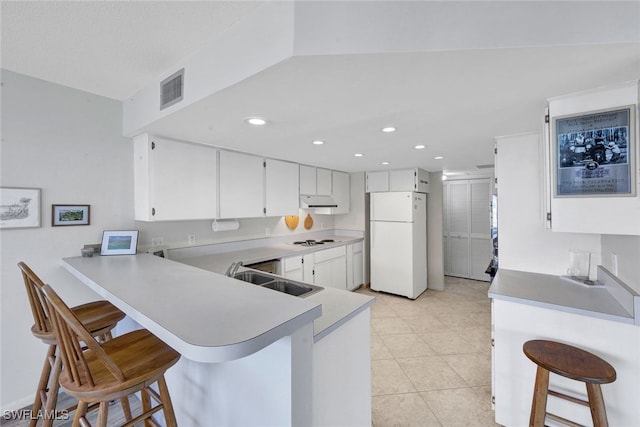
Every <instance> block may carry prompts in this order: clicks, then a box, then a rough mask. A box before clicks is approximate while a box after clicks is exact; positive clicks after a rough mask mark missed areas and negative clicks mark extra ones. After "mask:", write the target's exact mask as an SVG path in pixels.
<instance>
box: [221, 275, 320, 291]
mask: <svg viewBox="0 0 640 427" xmlns="http://www.w3.org/2000/svg"><path fill="white" fill-rule="evenodd" d="M233 278H234V279H238V280H242V281H243V282H248V283H252V284H254V285H258V286H262V287H263V288H267V289H273V290H274V291H278V292H283V293H285V294H289V295H293V296H296V297H307V296H309V295H311V294H314V293H316V292H320V291H321V290H323V289H324V288H322V287H320V286H316V285H311V284H309V283H302V282H296V281H295V280H288V279H284V278H282V277H280V276H275V275H272V274H268V273H262V272H259V271H256V270H244V271H241V272H239V273H236V274H234V275H233Z"/></svg>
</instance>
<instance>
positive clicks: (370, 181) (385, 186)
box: [367, 171, 389, 193]
mask: <svg viewBox="0 0 640 427" xmlns="http://www.w3.org/2000/svg"><path fill="white" fill-rule="evenodd" d="M384 191H389V171H378V172H367V193H379V192H384Z"/></svg>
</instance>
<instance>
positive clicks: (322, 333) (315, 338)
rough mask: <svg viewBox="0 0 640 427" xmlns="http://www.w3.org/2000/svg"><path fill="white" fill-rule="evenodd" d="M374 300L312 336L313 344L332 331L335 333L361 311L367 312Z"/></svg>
mask: <svg viewBox="0 0 640 427" xmlns="http://www.w3.org/2000/svg"><path fill="white" fill-rule="evenodd" d="M375 301H376V300H375V298H372V299H371V300H369V301H367V302H366V303H364V304H363V305H361V306H360V307H358V308H357V309H355V310H353V311H352V312H350V313H349V314H348V315H346V316H344V317H343V318H341V319H340V320H337V321H336V322H334V323H332V324H331V325H329V326H327V327H326V328H324V329H323V330H321V331H319V332H318V333H316V334H314V336H313V342H314V343H317V342H318V341H320V340H321V339H323V338H324V337H326V336H327V335H329V334H331V333H332V332H333V331H335V330H336V329H338V328H339V327H340V326H342V325H344V324H345V323H347V322H348V321H349V320H351V319H353V318H354V317H356V316H357V315H358V314H360V313H362V312H363V311H365V310H367V309H368V308H370V307H371V306H372V305H373V303H374V302H375Z"/></svg>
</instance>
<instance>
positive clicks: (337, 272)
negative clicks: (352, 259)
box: [313, 246, 347, 289]
mask: <svg viewBox="0 0 640 427" xmlns="http://www.w3.org/2000/svg"><path fill="white" fill-rule="evenodd" d="M346 258H347V257H346V247H345V246H340V247H337V248H331V249H326V250H323V251H317V252H315V253H314V267H313V271H314V283H316V284H318V285H320V286H330V287H333V288H338V289H347V259H346Z"/></svg>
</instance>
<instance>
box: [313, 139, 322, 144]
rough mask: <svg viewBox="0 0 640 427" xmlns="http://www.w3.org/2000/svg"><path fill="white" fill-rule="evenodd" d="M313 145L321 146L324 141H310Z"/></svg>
mask: <svg viewBox="0 0 640 427" xmlns="http://www.w3.org/2000/svg"><path fill="white" fill-rule="evenodd" d="M312 144H313V145H322V144H324V141H322V140H320V139H316V140H315V141H312Z"/></svg>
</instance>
